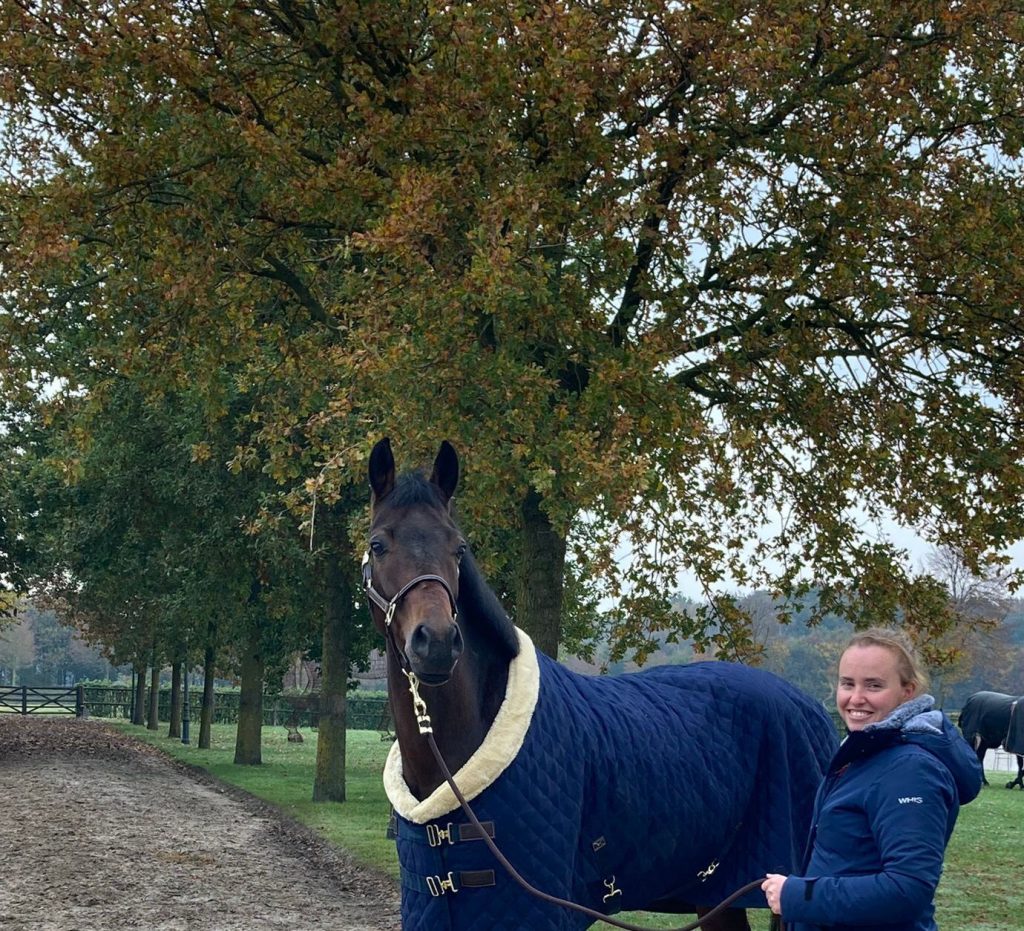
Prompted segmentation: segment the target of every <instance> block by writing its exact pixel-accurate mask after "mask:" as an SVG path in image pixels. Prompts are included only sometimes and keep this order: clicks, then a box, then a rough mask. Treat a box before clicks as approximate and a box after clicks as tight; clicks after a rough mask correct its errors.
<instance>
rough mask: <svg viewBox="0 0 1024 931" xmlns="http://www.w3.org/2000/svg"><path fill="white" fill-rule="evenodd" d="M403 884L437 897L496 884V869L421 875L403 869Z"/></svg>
mask: <svg viewBox="0 0 1024 931" xmlns="http://www.w3.org/2000/svg"><path fill="white" fill-rule="evenodd" d="M402 885H403V886H404V887H405V888H406V889H409V890H411V891H412V892H422V893H428V894H429V895H431V896H433V897H434V898H435V899H436V898H439V897H440V896H443V895H447V894H448V893H449V892H451V893H455V892H459V891H461V890H462V889H486V888H487V887H489V886H494V885H496V883H495V881H494V870H461V871H460V872H457V873H455V872H452V871H449V872H448V873H447V874H437V875H435V876H420V875H419V873H413V872H412V871H411V870H406V869H403V870H402Z"/></svg>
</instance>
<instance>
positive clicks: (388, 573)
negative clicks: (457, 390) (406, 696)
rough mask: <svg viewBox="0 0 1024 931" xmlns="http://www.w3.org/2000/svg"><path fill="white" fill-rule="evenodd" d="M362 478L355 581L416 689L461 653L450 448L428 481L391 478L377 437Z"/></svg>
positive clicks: (455, 462) (459, 540) (445, 673)
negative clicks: (366, 491)
mask: <svg viewBox="0 0 1024 931" xmlns="http://www.w3.org/2000/svg"><path fill="white" fill-rule="evenodd" d="M369 476H370V488H371V489H372V491H373V497H372V508H371V520H370V542H369V547H368V549H367V552H366V557H365V561H364V564H363V582H364V585H365V587H366V591H367V594H368V595H369V597H370V601H371V612H372V614H373V620H374V623H375V624H376V626H377V629H378V630H380V632H381V633H383V634H384V636H385V638H386V639H388V640H389V641H390V643H391V646H392V647H393V648H394V649H395V650H396V651H397V653H398V656H397V659H398V660H399V662H401V663H402V664H403V665H404V666H407V668H408V669H410V670H411V671H412V672H414V673H415V674H416V675H417V676H418V677H419V679H420V680H421V681H422V682H423V683H425V684H427V685H439V684H441V683H443V682H446V681H447V680H448V678H449V676H450V675H451V673H452V670H453V669H454V668H455V663H456V662H457V660H458V658H459V656H460V655H461V654H462V651H463V648H464V642H463V639H462V632H461V631H460V630H459V625H458V623H457V621H456V608H455V602H456V599H457V598H458V594H459V561H460V560H461V559H462V556H463V554H464V553H465V551H466V541H465V540H464V539H463V537H462V534H461V533H459V529H458V527H456V526H455V522H454V521H453V520H452V516H451V513H450V503H451V498H452V495H453V494H454V492H455V486H456V485H457V484H458V480H459V459H458V456H457V455H456V453H455V449H454V448H453V447H452V446H451V444H450V443H447V442H445V443H442V444H441V449H440V450H439V451H438V454H437V458H436V459H435V461H434V469H433V473H432V474H431V476H430V479H429V480H427V479H426V478H424V477H423V476H422V475H419V474H417V473H409V474H406V475H402V476H400V477H399V478H397V479H396V477H395V460H394V456H393V455H392V453H391V444H390V442H389V441H388V440H387V439H383V440H381V441H380V442H378V443H377V444H376V445H375V446H374V447H373V452H372V453H371V454H370V469H369Z"/></svg>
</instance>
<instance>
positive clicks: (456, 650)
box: [451, 624, 465, 659]
mask: <svg viewBox="0 0 1024 931" xmlns="http://www.w3.org/2000/svg"><path fill="white" fill-rule="evenodd" d="M451 641H452V659H458V658H459V657H460V656H462V649H463V647H464V646H465V644H464V642H463V640H462V631H461V630H460V629H459V625H458V624H455V625H454V626H453V627H452V633H451Z"/></svg>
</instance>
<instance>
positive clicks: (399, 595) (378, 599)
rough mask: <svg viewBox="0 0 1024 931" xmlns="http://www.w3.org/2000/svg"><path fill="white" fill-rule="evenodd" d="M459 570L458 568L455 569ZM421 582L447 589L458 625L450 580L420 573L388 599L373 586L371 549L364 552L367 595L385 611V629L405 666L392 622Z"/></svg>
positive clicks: (402, 651) (453, 619) (403, 656)
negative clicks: (397, 611) (411, 592)
mask: <svg viewBox="0 0 1024 931" xmlns="http://www.w3.org/2000/svg"><path fill="white" fill-rule="evenodd" d="M455 571H456V572H458V569H456V570H455ZM421 582H437V583H438V584H439V585H440V586H441V587H442V588H443V589H444V591H445V594H446V595H447V596H448V602H449V603H450V605H451V609H452V623H453V624H455V625H458V623H459V611H458V605H457V604H456V602H455V594H454V592H452V587H451V586H450V585H449V584H448V582H447V581H446V580H445V579H443V578H441V576H439V575H418V576H416V578H414V579H412V581H410V582H406V583H405V585H403V586H402V587H401V588H400V589H399V590H398V591H397V592H396V593H395V595H394V596H393V597H392V598H391V600H390V601H388V600H387V599H386V598H385V597H384V596H383V595H382V594H381V593H380V592H378V591H377V589H375V588H374V587H373V558H372V557H371V555H370V551H369V550H367V551H366V552H365V553H363V588H364V589H365V590H366V597H367V598H369V599H370V601H372V602H373V603H374V604H375V605H376V606H377V607H378V608H380V609H381V611H383V612H384V629H385V631H386V634H387V640H388V642H389V643H390V645H391V646H392V648H393V649H394V650H395V653H396V655H397V656H398V657H399V660H400V662H401V663H402V665H403V667H407V666H408V664H409V661H408V659H407V658H406V656H405V651H404V650H400V649H399V648H398V644H397V643H396V642H394V640H395V635H394V633H393V631H392V630H391V622H392V621H393V620H394V618H395V609H396V608H397V607H398V605H399V603H400V602H401V600H402V599H403V598H404V597H405V596H406V595H407V594H408V593H409V592H410V591H411V590H412V589H414V588H415V587H416V586H417V585H419V584H420V583H421Z"/></svg>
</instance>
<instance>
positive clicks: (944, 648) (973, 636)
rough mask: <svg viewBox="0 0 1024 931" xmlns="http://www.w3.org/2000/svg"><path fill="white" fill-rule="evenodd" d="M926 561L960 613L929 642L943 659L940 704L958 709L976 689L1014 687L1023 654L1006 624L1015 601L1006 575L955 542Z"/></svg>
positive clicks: (936, 676)
mask: <svg viewBox="0 0 1024 931" xmlns="http://www.w3.org/2000/svg"><path fill="white" fill-rule="evenodd" d="M925 565H926V568H927V570H928V571H929V572H930V573H931V575H932V576H934V577H935V578H936V579H938V580H939V581H940V582H941V583H942V584H943V585H944V587H945V589H946V592H947V598H948V610H949V611H950V612H951V613H952V615H953V616H954V617H955V623H954V624H951V625H949V630H948V631H947V632H945V633H944V634H943V635H942V636H941V637H939V638H938V639H937V641H935V642H934V643H930V644H926V646H927V647H928V648H929V650H928V652H929V653H930V654H931V655H932V656H933V657H937V658H938V660H939V665H938V668H936V669H935V671H934V673H933V676H932V678H933V689H934V691H935V695H936V698H937V700H938V702H939V704H940V705H944V706H945V707H950V708H959V707H961V706H962V704H963V702H964V701H965V700H966V699H967V697H968V696H969V695H970V694H971V693H972V692H976V691H980V690H983V689H987V690H989V691H1000V690H1002V689H1004V688H1009V687H1010V685H1009V683H1010V680H1011V678H1012V674H1013V672H1014V670H1015V669H1016V668H1017V667H1018V666H1019V664H1020V661H1021V658H1022V656H1021V651H1020V649H1019V648H1018V647H1015V646H1014V644H1013V642H1012V634H1011V629H1010V626H1009V625H1008V624H1007V618H1008V615H1009V612H1010V608H1011V605H1012V600H1011V598H1010V594H1009V592H1008V590H1007V577H1006V574H1005V573H1004V572H1003V571H1001V569H1000V567H999V566H998V565H997V564H993V563H988V564H980V565H979V564H978V562H977V560H975V559H972V558H970V557H969V555H968V554H967V553H965V552H964V551H963V550H962V549H960V548H957V547H951V546H947V547H939V548H937V549H934V550H933V551H932V552H931V553H930V554H929V556H928V557H927V559H926V560H925Z"/></svg>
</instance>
